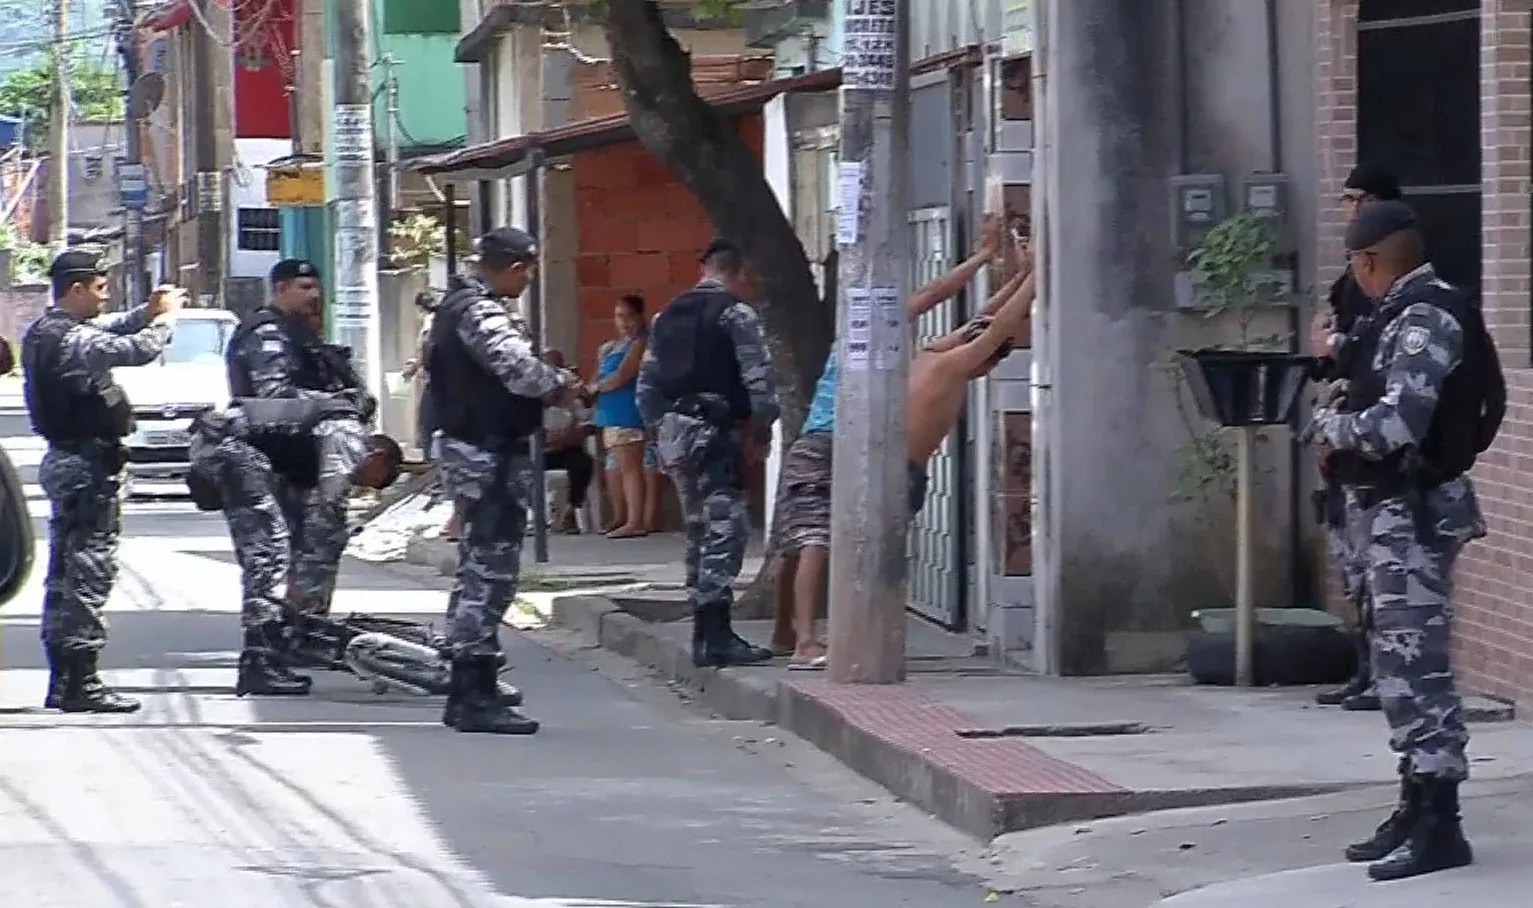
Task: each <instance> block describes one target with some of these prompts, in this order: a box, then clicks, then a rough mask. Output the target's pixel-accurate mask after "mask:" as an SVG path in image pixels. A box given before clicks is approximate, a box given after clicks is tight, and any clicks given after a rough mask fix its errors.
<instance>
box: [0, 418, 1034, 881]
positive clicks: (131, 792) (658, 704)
mask: <svg viewBox="0 0 1533 908" xmlns="http://www.w3.org/2000/svg"><path fill="white" fill-rule="evenodd" d="M3 404H4V402H3V401H0V407H3ZM27 435H28V432H27V428H26V423H25V420H24V419H23V418H22V417H20V416H19V414H17V413H15V412H14V411H13V410H12V411H7V410H4V409H0V444H3V445H4V446H5V447H6V448H7V450H8V451H9V452H10V453H11V455H12V457H13V459H14V460H16V461H17V464H18V466H19V467H20V468H21V471H22V473H23V479H24V480H25V481H26V482H28V483H29V484H30V485H29V486H28V492H29V496H30V497H31V498H32V501H31V508H32V511H33V515H34V518H36V519H37V520H38V528H39V533H40V534H41V533H42V532H43V529H44V528H43V523H42V521H43V519H45V518H46V515H47V503H46V501H45V500H43V499H42V497H41V492H40V491H39V490H38V489H37V488H36V486H35V482H36V478H35V475H36V464H37V461H38V458H39V457H40V456H41V447H40V445H38V444H37V443H36V441H35V440H33V439H31V438H29V437H27ZM36 573H37V572H36V571H34V578H33V585H32V587H31V588H30V589H28V590H27V591H25V592H24V593H23V594H22V595H21V596H20V597H18V598H17V599H16V600H15V601H14V602H12V603H11V604H10V605H9V606H7V607H5V608H4V609H3V610H0V901H4V902H5V904H7V905H18V906H27V908H108V906H110V908H141V906H142V908H151V906H152V908H169V906H183V905H184V906H191V905H194V904H195V905H198V906H200V905H203V904H213V905H218V906H220V908H244V906H251V908H256V906H259V908H278V906H305V908H307V906H316V908H318V906H335V908H341V906H346V908H350V906H358V908H362V906H368V908H373V906H376V908H385V906H410V908H437V906H441V908H447V906H454V908H493V906H498V908H512V906H523V908H533V906H540V908H576V906H597V905H608V906H613V908H616V906H634V908H639V906H643V908H661V906H686V905H716V906H721V908H746V906H751V908H755V906H762V908H766V906H772V908H790V906H805V908H807V906H815V908H824V906H851V908H863V906H866V908H884V906H896V905H908V906H919V908H954V906H961V905H965V904H976V905H978V904H982V903H983V902H984V900H985V898H986V895H987V889H986V887H985V886H984V885H983V883H982V881H981V880H980V879H979V878H978V877H976V876H974V875H972V874H971V873H970V872H967V871H966V870H965V869H961V868H972V867H974V866H975V865H974V864H973V862H972V858H973V855H972V852H973V851H974V850H975V846H974V845H973V843H970V842H968V841H967V840H964V839H962V838H961V837H959V836H958V835H957V834H955V833H952V832H951V831H950V830H947V829H945V828H944V827H941V826H940V825H938V824H936V823H934V822H932V821H930V820H929V819H927V818H925V817H924V816H920V815H918V814H915V813H914V812H912V811H910V810H909V809H907V808H905V807H903V806H901V805H898V804H894V803H892V802H891V801H890V800H889V799H888V798H887V797H885V796H883V795H882V794H881V793H879V792H877V791H875V790H873V789H872V788H870V787H869V786H867V785H866V784H865V783H863V782H862V781H861V780H859V779H856V778H854V777H852V776H850V775H849V774H847V773H845V772H844V771H842V770H841V769H840V768H839V767H837V766H835V765H833V764H831V763H829V762H828V761H826V760H825V758H823V756H821V755H819V754H818V753H816V752H813V751H811V750H809V749H807V748H805V747H804V746H803V745H802V744H801V743H799V742H795V741H784V740H778V739H775V738H774V737H773V735H774V734H775V732H774V731H773V730H772V729H769V728H763V727H760V726H756V725H754V724H749V723H730V722H720V721H715V720H712V719H709V718H708V717H706V716H702V715H700V714H698V713H696V712H694V711H692V710H691V709H690V708H689V707H688V706H686V705H685V704H684V703H683V702H682V701H680V700H678V699H677V698H676V697H675V696H674V695H672V694H671V693H669V692H668V691H666V690H664V689H662V688H658V687H656V686H655V685H654V684H653V683H652V682H651V681H650V680H649V679H648V678H646V677H644V676H642V675H638V674H635V673H634V671H633V670H632V669H631V668H630V667H628V666H627V665H626V664H625V663H619V662H614V661H611V657H609V656H605V655H601V654H597V653H583V652H579V651H577V650H576V648H575V647H573V646H570V645H568V644H567V643H566V642H562V641H561V640H560V638H558V637H557V636H555V635H552V634H543V635H534V636H532V637H528V636H524V635H511V634H508V635H507V636H508V637H510V638H513V639H512V642H511V657H512V661H513V663H514V665H515V670H514V673H513V680H514V681H515V682H516V683H518V684H520V685H521V686H522V687H523V688H524V689H525V690H526V691H527V695H528V698H529V706H530V709H531V711H532V712H534V714H536V715H537V716H538V717H539V718H540V719H542V720H543V721H544V723H545V724H544V729H543V731H542V732H541V733H540V734H539V735H537V736H535V737H532V738H493V737H483V736H469V735H459V734H456V733H454V732H451V731H448V730H446V729H444V728H442V727H441V726H440V725H439V724H437V716H438V713H439V711H440V703H439V702H435V701H430V700H421V699H413V698H407V697H377V696H374V695H372V694H370V693H369V692H367V691H365V690H364V689H362V687H361V685H359V684H358V683H356V682H355V681H354V680H353V679H350V678H347V677H345V676H339V675H328V676H325V677H322V678H321V679H320V681H321V683H320V684H319V685H318V686H317V691H316V696H314V697H312V698H310V699H306V700H301V701H292V700H289V701H276V700H257V699H246V700H236V699H235V698H234V697H233V696H232V693H231V690H230V688H231V685H232V683H233V671H232V668H233V664H234V657H235V653H234V652H233V650H234V646H235V643H236V641H237V635H238V629H237V620H236V617H235V613H236V611H237V608H238V601H237V585H236V573H235V569H234V568H233V566H232V563H231V558H230V555H229V546H228V541H227V537H226V536H225V533H224V529H223V526H222V523H221V519H220V518H219V517H217V515H204V514H199V513H197V512H196V511H195V510H194V509H193V508H192V506H191V504H190V502H188V501H186V500H184V499H181V498H176V497H167V498H163V499H151V500H142V501H140V500H135V501H130V502H129V504H128V505H127V508H126V516H125V538H124V540H123V544H122V573H121V580H120V582H119V584H118V587H117V590H116V592H115V594H114V598H113V601H112V603H111V606H110V609H109V611H110V620H111V622H112V629H113V638H112V642H111V644H110V646H109V647H108V648H107V650H106V653H105V657H104V660H103V664H104V666H105V667H106V668H108V669H113V670H121V671H118V672H114V675H113V679H114V680H117V681H119V682H121V683H123V684H125V685H126V686H127V687H128V688H130V689H131V690H133V691H134V692H135V693H136V695H138V696H141V697H143V698H144V700H145V702H146V708H145V709H144V711H143V712H141V713H140V714H138V715H136V716H132V717H126V718H118V717H111V718H107V717H73V716H71V717H65V716H61V715H57V714H50V713H44V712H42V711H40V710H37V709H35V708H34V707H35V705H36V704H37V703H40V701H41V696H42V689H43V686H44V683H45V673H44V672H43V671H42V668H43V665H42V660H41V658H40V653H39V651H38V644H37V620H38V615H37V612H38V608H39V603H40V592H39V590H38V589H37V587H36ZM342 587H343V588H342V592H341V593H340V595H339V597H338V602H337V608H338V609H342V610H349V609H367V610H371V611H376V612H385V613H397V614H420V615H432V614H440V611H441V608H442V605H443V603H444V601H445V598H446V594H445V592H444V591H443V589H442V588H441V584H440V582H439V581H437V580H433V579H431V578H427V577H425V576H423V575H416V574H411V573H407V572H406V569H403V568H401V569H389V568H382V567H378V566H371V565H366V564H362V563H348V564H347V566H346V569H345V572H344V574H343V583H342ZM998 903H999V904H1002V905H1007V904H1011V905H1017V904H1022V903H1021V902H1020V901H1013V900H1012V899H1011V897H1006V896H1003V897H1001V898H1000V900H999V902H998Z"/></svg>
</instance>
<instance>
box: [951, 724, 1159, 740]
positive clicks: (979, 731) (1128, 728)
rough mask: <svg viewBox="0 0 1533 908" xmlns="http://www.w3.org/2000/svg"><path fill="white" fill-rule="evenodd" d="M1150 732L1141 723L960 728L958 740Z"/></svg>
mask: <svg viewBox="0 0 1533 908" xmlns="http://www.w3.org/2000/svg"><path fill="white" fill-rule="evenodd" d="M1149 730H1150V728H1149V726H1147V725H1145V724H1144V723H1142V722H1072V723H1069V724H1065V725H1007V726H1005V727H1003V728H960V729H959V730H958V731H957V735H958V737H960V738H1105V737H1111V736H1114V735H1142V734H1145V733H1146V732H1148V731H1149Z"/></svg>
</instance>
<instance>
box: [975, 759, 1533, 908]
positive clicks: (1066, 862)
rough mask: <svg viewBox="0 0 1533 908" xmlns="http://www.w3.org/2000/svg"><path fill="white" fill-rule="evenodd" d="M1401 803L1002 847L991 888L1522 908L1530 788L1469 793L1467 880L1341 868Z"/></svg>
mask: <svg viewBox="0 0 1533 908" xmlns="http://www.w3.org/2000/svg"><path fill="white" fill-rule="evenodd" d="M1394 795H1395V791H1394V789H1393V788H1392V787H1391V788H1370V789H1363V790H1356V791H1349V792H1345V793H1340V794H1330V795H1322V796H1317V797H1309V798H1299V799H1292V800H1285V801H1262V802H1254V803H1247V804H1234V805H1221V806H1215V807H1200V808H1191V809H1186V810H1170V811H1164V812H1161V813H1157V814H1150V815H1147V816H1131V817H1118V818H1114V819H1107V820H1097V821H1094V822H1089V823H1082V824H1070V825H1065V826H1055V827H1051V828H1047V829H1034V830H1029V831H1026V832H1017V833H1011V834H1009V835H1005V836H1001V837H1000V838H998V839H996V840H995V841H994V842H992V843H991V845H990V847H989V848H988V849H987V850H986V853H985V855H984V858H983V860H984V863H985V865H987V867H988V871H987V872H986V877H987V879H989V880H990V883H991V886H992V887H993V888H995V889H996V890H998V891H1002V892H1006V893H1011V894H1016V895H1019V896H1021V897H1022V899H1023V901H1024V902H1025V903H1026V904H1028V905H1030V906H1033V908H1148V906H1152V905H1154V906H1161V908H1236V906H1238V908H1301V906H1302V908H1441V905H1442V902H1443V899H1444V898H1445V897H1447V898H1450V899H1452V900H1453V903H1455V904H1460V905H1464V906H1474V908H1481V906H1484V908H1501V906H1506V908H1512V906H1518V905H1524V904H1527V901H1528V900H1527V898H1526V895H1525V893H1524V892H1523V891H1522V890H1525V889H1526V887H1527V886H1528V884H1529V883H1533V779H1520V780H1506V779H1503V780H1483V779H1480V780H1471V781H1470V783H1469V784H1468V785H1466V786H1465V787H1464V790H1463V808H1464V826H1465V830H1466V832H1467V834H1468V836H1469V839H1470V841H1471V843H1472V844H1473V846H1474V849H1475V857H1476V862H1475V864H1474V865H1473V866H1471V867H1467V868H1464V869H1462V870H1455V871H1451V872H1447V873H1441V874H1433V875H1430V876H1426V877H1421V878H1419V879H1414V880H1405V881H1402V882H1398V883H1388V884H1379V883H1372V882H1370V881H1369V880H1368V879H1367V876H1366V871H1365V869H1364V868H1363V867H1362V866H1358V865H1350V864H1344V863H1341V852H1342V849H1343V848H1344V847H1345V846H1346V844H1347V843H1349V842H1353V841H1356V840H1357V839H1360V838H1362V837H1364V836H1366V835H1368V834H1369V833H1371V832H1372V831H1373V828H1374V825H1375V824H1377V823H1378V822H1379V820H1380V819H1381V818H1382V817H1383V816H1384V815H1385V814H1386V813H1388V811H1389V810H1390V807H1391V805H1392V802H1393V799H1394Z"/></svg>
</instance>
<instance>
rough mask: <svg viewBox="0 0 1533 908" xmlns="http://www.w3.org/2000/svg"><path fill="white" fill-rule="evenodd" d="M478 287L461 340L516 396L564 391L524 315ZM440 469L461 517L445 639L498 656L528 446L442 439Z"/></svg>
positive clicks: (462, 651) (522, 528) (512, 595)
mask: <svg viewBox="0 0 1533 908" xmlns="http://www.w3.org/2000/svg"><path fill="white" fill-rule="evenodd" d="M479 290H480V293H481V298H480V299H479V300H478V301H476V302H474V303H472V304H470V305H469V306H468V307H467V308H466V309H465V310H464V312H463V316H462V318H461V320H460V321H459V322H458V339H459V340H460V341H461V342H462V343H463V346H464V347H465V348H466V349H467V350H468V352H469V354H470V355H472V356H474V357H475V358H476V359H477V360H478V361H479V362H480V363H481V364H483V365H484V366H485V367H486V368H488V369H489V370H490V371H491V372H492V373H494V375H495V376H496V377H497V378H499V379H500V381H501V383H502V384H504V385H505V387H506V389H507V390H508V391H510V392H511V393H512V394H514V395H517V396H519V397H534V398H543V397H547V396H549V395H550V394H553V393H555V392H557V391H559V390H561V389H563V388H565V387H566V386H567V381H568V380H567V379H566V378H565V375H564V373H563V372H561V371H560V370H558V369H556V368H554V367H553V366H550V365H548V364H547V363H545V362H543V361H542V360H540V359H538V358H537V357H536V356H534V355H533V351H532V344H531V342H530V341H529V340H528V335H527V328H526V326H525V325H524V324H523V323H522V320H521V318H520V317H519V316H517V315H513V314H512V313H510V312H508V311H507V309H506V306H505V305H504V304H503V303H502V302H501V301H499V300H497V299H495V298H494V297H493V296H491V294H490V291H489V290H488V289H487V288H484V287H482V286H481V287H480V288H479ZM438 468H439V469H440V471H441V476H442V486H443V489H444V490H445V492H446V493H447V495H448V496H450V497H451V498H452V500H453V502H454V503H455V504H456V505H457V508H458V513H459V514H460V515H461V516H462V521H463V532H462V536H461V538H460V540H459V542H458V572H457V576H456V578H455V579H454V583H453V589H452V594H451V595H450V596H449V597H448V600H447V639H448V644H449V646H450V647H451V649H452V652H453V657H454V658H455V659H468V658H476V657H489V656H497V655H499V654H500V636H499V630H500V622H501V619H502V618H503V617H504V616H505V613H506V609H508V608H510V606H511V603H512V601H513V600H515V599H516V589H517V582H518V580H519V579H520V575H521V559H522V537H523V536H525V535H526V533H527V507H528V502H529V500H530V498H531V484H532V482H533V470H532V461H531V459H530V457H529V456H528V454H527V453H526V452H525V451H523V452H520V453H514V454H509V455H508V454H506V453H504V452H499V451H491V450H486V449H484V448H480V447H478V446H477V445H474V444H471V443H469V442H466V441H463V440H462V439H458V438H453V437H451V436H444V437H443V438H442V446H441V458H440V461H439V467H438Z"/></svg>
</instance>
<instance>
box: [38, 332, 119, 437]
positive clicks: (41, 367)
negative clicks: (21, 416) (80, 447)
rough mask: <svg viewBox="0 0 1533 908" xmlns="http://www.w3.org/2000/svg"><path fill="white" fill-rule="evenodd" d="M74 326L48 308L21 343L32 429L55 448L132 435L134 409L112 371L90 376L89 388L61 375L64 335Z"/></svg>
mask: <svg viewBox="0 0 1533 908" xmlns="http://www.w3.org/2000/svg"><path fill="white" fill-rule="evenodd" d="M77 324H79V323H78V322H76V321H75V320H74V318H73V317H71V316H70V315H69V313H67V312H65V311H63V310H62V309H50V310H48V311H47V312H46V313H44V314H43V317H42V318H40V319H38V320H37V322H36V323H35V324H33V325H32V327H31V328H30V329H28V330H27V334H26V337H25V339H24V340H23V341H22V345H21V364H22V368H23V369H24V370H26V382H25V394H26V401H27V412H28V414H29V415H30V416H31V418H32V430H33V431H35V432H36V433H37V434H38V435H41V436H42V437H44V438H46V439H48V440H49V441H51V442H54V443H57V444H70V443H78V442H84V441H91V440H98V441H116V440H117V439H119V438H124V437H126V436H128V435H131V434H133V429H134V421H133V405H132V404H131V403H129V401H128V395H127V394H126V393H125V392H124V391H123V389H122V387H121V386H120V385H118V384H117V382H116V381H114V380H113V378H112V373H111V372H105V373H103V374H101V375H96V376H91V377H89V378H88V379H87V380H86V383H87V386H88V389H87V390H84V391H82V390H81V389H80V388H78V387H70V385H69V383H68V382H66V381H65V380H64V377H63V375H62V374H61V365H62V364H61V363H60V357H61V356H62V355H63V352H64V351H63V345H64V336H65V335H66V334H68V333H69V331H70V329H72V328H74V327H75V326H76V325H77Z"/></svg>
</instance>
